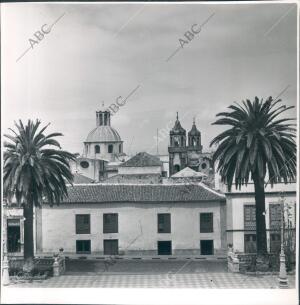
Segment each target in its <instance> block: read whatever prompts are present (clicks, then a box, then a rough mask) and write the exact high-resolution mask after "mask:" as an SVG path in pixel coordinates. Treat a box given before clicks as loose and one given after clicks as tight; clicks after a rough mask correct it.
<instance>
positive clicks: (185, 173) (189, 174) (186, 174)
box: [171, 167, 207, 178]
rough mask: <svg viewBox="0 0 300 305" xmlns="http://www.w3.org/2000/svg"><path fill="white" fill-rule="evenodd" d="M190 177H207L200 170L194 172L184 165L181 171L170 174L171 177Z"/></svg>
mask: <svg viewBox="0 0 300 305" xmlns="http://www.w3.org/2000/svg"><path fill="white" fill-rule="evenodd" d="M190 177H207V175H205V174H203V173H200V172H196V171H195V170H193V169H191V168H189V167H185V168H184V169H182V170H181V171H179V172H177V173H176V174H174V175H172V176H171V178H190Z"/></svg>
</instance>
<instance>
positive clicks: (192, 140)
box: [188, 118, 202, 153]
mask: <svg viewBox="0 0 300 305" xmlns="http://www.w3.org/2000/svg"><path fill="white" fill-rule="evenodd" d="M188 150H194V151H197V152H199V153H202V145H201V133H200V131H199V130H198V129H197V127H196V123H195V118H194V119H193V126H192V129H191V130H190V131H189V133H188Z"/></svg>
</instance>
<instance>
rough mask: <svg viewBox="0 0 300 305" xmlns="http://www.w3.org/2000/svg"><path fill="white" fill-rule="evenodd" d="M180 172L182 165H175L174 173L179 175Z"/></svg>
mask: <svg viewBox="0 0 300 305" xmlns="http://www.w3.org/2000/svg"><path fill="white" fill-rule="evenodd" d="M179 171H180V165H178V164H176V165H174V173H177V172H179Z"/></svg>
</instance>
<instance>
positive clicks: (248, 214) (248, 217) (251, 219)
mask: <svg viewBox="0 0 300 305" xmlns="http://www.w3.org/2000/svg"><path fill="white" fill-rule="evenodd" d="M255 213H256V211H255V205H254V204H251V205H244V227H245V230H256V214H255Z"/></svg>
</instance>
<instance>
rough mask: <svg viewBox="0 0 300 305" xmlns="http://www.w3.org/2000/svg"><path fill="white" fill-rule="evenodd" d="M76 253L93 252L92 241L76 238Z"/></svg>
mask: <svg viewBox="0 0 300 305" xmlns="http://www.w3.org/2000/svg"><path fill="white" fill-rule="evenodd" d="M76 253H78V254H84V253H85V254H89V253H91V241H90V240H76Z"/></svg>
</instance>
